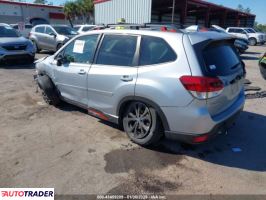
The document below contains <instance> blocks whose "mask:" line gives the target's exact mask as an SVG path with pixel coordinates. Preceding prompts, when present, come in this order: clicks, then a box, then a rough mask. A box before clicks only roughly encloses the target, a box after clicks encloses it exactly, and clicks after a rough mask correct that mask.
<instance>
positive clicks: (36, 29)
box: [35, 26, 44, 33]
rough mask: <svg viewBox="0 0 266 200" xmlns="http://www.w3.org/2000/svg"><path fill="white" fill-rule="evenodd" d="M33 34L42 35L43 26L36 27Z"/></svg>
mask: <svg viewBox="0 0 266 200" xmlns="http://www.w3.org/2000/svg"><path fill="white" fill-rule="evenodd" d="M35 32H37V33H44V26H40V27H36V28H35Z"/></svg>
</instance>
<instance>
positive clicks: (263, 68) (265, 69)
mask: <svg viewBox="0 0 266 200" xmlns="http://www.w3.org/2000/svg"><path fill="white" fill-rule="evenodd" d="M259 66H260V73H261V75H262V77H263V78H264V79H265V80H266V53H265V54H264V55H263V56H262V57H261V59H260V61H259Z"/></svg>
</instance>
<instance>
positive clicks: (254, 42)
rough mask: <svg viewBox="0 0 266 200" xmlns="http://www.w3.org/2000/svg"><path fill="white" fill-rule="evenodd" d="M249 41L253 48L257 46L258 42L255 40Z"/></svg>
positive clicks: (250, 39)
mask: <svg viewBox="0 0 266 200" xmlns="http://www.w3.org/2000/svg"><path fill="white" fill-rule="evenodd" d="M248 41H249V44H250V45H251V46H255V45H256V44H257V40H256V39H255V38H249V39H248Z"/></svg>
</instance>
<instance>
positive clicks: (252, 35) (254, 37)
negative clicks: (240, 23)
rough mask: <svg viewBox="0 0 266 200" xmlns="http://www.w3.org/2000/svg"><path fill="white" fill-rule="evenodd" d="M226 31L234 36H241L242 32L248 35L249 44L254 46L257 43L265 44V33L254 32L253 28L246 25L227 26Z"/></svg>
mask: <svg viewBox="0 0 266 200" xmlns="http://www.w3.org/2000/svg"><path fill="white" fill-rule="evenodd" d="M226 32H228V33H229V34H232V35H235V36H238V37H239V36H241V35H243V34H247V35H248V41H249V44H250V45H252V46H254V45H257V44H265V42H266V35H265V33H260V32H256V31H255V30H254V29H253V28H247V27H228V28H227V29H226Z"/></svg>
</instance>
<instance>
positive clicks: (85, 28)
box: [82, 26, 94, 31]
mask: <svg viewBox="0 0 266 200" xmlns="http://www.w3.org/2000/svg"><path fill="white" fill-rule="evenodd" d="M92 28H94V27H93V26H85V27H83V29H82V31H89V30H91V29H92Z"/></svg>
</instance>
